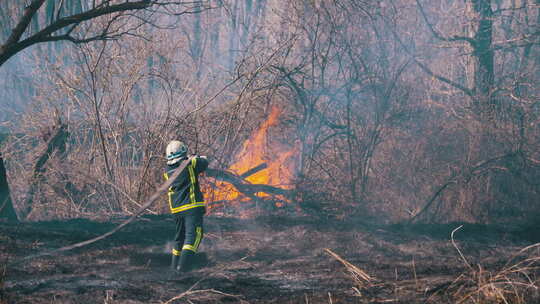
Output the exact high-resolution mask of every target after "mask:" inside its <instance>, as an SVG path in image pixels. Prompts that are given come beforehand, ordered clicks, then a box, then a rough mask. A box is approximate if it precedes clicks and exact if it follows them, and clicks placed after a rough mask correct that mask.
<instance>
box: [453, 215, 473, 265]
mask: <svg viewBox="0 0 540 304" xmlns="http://www.w3.org/2000/svg"><path fill="white" fill-rule="evenodd" d="M461 228H463V225H460V226H459V227H457V228H456V229H454V230H452V233H451V234H450V238H451V239H452V245H454V248H456V250H457V252H458V253H459V255H460V256H461V259H462V260H463V262H465V265H467V267H469V268H470V269H471V270H472V271H474V269H473V268H472V266H471V264H469V262H468V261H467V259H466V258H465V256H464V255H463V253H461V250H459V247H458V246H457V244H456V242H455V241H454V233H455V232H456V231H458V230H459V229H461Z"/></svg>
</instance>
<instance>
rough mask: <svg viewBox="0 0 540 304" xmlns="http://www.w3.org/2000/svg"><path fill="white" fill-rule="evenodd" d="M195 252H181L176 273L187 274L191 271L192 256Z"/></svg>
mask: <svg viewBox="0 0 540 304" xmlns="http://www.w3.org/2000/svg"><path fill="white" fill-rule="evenodd" d="M194 255H195V252H193V251H191V250H182V255H181V256H180V264H179V265H178V271H180V272H189V271H191V270H193V256H194Z"/></svg>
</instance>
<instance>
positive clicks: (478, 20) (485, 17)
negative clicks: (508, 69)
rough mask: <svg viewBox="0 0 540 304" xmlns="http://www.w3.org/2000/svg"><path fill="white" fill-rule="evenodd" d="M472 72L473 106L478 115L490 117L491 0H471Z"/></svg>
mask: <svg viewBox="0 0 540 304" xmlns="http://www.w3.org/2000/svg"><path fill="white" fill-rule="evenodd" d="M470 11H471V12H472V18H473V20H474V21H473V25H472V36H473V37H472V38H473V41H474V44H473V54H472V55H473V56H472V60H473V69H474V71H473V73H474V93H475V96H474V99H475V100H474V108H475V110H476V112H477V113H476V114H478V115H479V116H480V117H482V118H485V117H492V115H493V114H494V110H496V109H495V108H494V106H495V102H494V98H493V96H492V93H493V89H494V85H495V71H494V56H495V53H494V51H493V47H492V46H493V45H492V44H493V11H492V9H491V0H471V1H470Z"/></svg>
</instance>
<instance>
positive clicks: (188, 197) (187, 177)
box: [163, 156, 208, 213]
mask: <svg viewBox="0 0 540 304" xmlns="http://www.w3.org/2000/svg"><path fill="white" fill-rule="evenodd" d="M184 160H185V159H183V160H181V161H179V162H177V163H176V164H174V165H170V166H167V171H166V172H165V173H164V174H163V176H164V177H165V180H168V179H169V176H172V174H173V173H174V170H176V168H178V166H179V165H180V164H181V163H182V162H183V161H184ZM207 167H208V160H207V159H206V158H204V157H199V156H192V157H191V161H190V163H189V165H187V167H186V168H185V169H184V171H182V173H180V175H179V176H178V177H177V178H176V180H175V181H173V183H172V184H171V186H170V187H169V191H168V193H167V194H168V198H169V207H170V209H171V213H179V212H184V211H187V210H191V209H194V208H203V210H205V202H204V198H203V194H202V192H201V189H200V186H199V179H198V175H199V174H200V173H202V172H204V170H206V168H207Z"/></svg>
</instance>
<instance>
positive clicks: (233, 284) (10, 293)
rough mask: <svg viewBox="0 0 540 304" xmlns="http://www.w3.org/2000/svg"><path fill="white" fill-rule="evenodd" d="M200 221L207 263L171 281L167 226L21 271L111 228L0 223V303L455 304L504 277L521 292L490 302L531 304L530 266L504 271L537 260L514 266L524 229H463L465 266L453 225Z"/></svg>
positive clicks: (144, 225) (143, 226) (134, 230)
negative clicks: (361, 273)
mask: <svg viewBox="0 0 540 304" xmlns="http://www.w3.org/2000/svg"><path fill="white" fill-rule="evenodd" d="M205 220H206V224H205V225H206V235H205V239H204V241H203V243H202V245H201V252H202V253H201V259H203V257H204V255H206V256H207V262H206V266H205V267H202V268H201V269H199V270H196V271H193V272H191V273H188V274H182V275H177V274H174V273H171V272H170V271H169V270H168V264H169V259H170V254H169V251H168V248H167V242H168V239H169V238H170V237H171V236H172V234H173V230H174V223H173V220H172V218H171V217H169V216H146V217H143V218H141V219H139V220H138V221H137V222H136V223H134V224H131V225H128V226H127V227H126V228H125V229H123V230H121V231H120V232H118V233H116V234H114V235H112V236H111V237H109V238H107V239H105V240H102V241H99V242H97V243H94V244H92V245H89V246H86V247H83V248H79V249H75V250H72V251H69V252H66V253H64V254H62V255H57V256H48V257H40V258H35V259H31V260H28V261H23V262H18V259H20V258H22V257H25V256H28V255H32V254H36V253H39V252H42V251H45V250H50V249H54V248H58V247H61V246H65V245H69V244H72V243H75V242H78V241H83V240H86V239H89V238H92V237H94V236H97V235H99V234H101V233H104V232H107V231H109V230H110V229H112V228H114V227H115V225H117V224H118V223H119V222H120V221H121V219H118V220H113V221H107V222H100V221H91V220H85V219H76V220H69V221H55V222H35V223H24V224H20V225H17V226H13V225H8V224H6V223H1V224H0V231H1V232H0V246H1V257H0V258H1V260H0V261H1V262H2V264H3V265H6V263H7V264H8V265H9V266H7V267H4V272H3V276H2V281H1V282H0V287H1V289H0V291H1V296H2V301H3V303H425V302H430V303H455V302H458V301H459V300H461V299H465V297H466V296H467V295H468V293H470V292H473V293H474V291H475V290H478V288H483V287H482V286H484V285H486V284H487V285H489V283H490V282H491V283H494V284H495V285H497V284H499V283H500V282H498V281H497V282H494V280H496V279H497V275H498V274H499V275H500V274H501V273H503V272H504V276H505V277H506V278H508V279H509V280H508V282H510V280H516V282H517V281H520V282H521V283H519V284H515V286H521V287H519V288H521V289H520V290H521V291H520V292H516V293H515V294H510V293H506V291H505V289H504V286H502V285H504V284H502V285H497V286H499V287H500V289H498V290H502V293H503V294H502V295H501V296H503V297H504V298H505V299H507V300H508V301H515V302H519V301H522V302H523V301H524V302H529V303H530V302H531V301H536V300H537V299H538V294H537V293H536V288H535V287H534V286H535V285H536V283H537V279H536V275H537V272H536V269H535V267H534V266H535V265H533V264H534V263H533V264H531V263H528V264H527V265H524V264H521V266H523V267H522V269H520V272H519V274H518V275H514V274H512V273H510V272H507V269H508V265H515V264H516V263H519V261H523V260H524V259H526V258H528V257H529V258H530V257H533V258H534V257H538V256H540V252H539V251H538V249H537V248H532V249H531V250H528V251H526V252H524V253H523V254H520V255H519V256H517V257H514V255H515V254H516V253H517V252H519V250H520V249H521V248H523V247H526V246H529V245H531V244H534V243H535V242H536V241H539V240H538V239H534V237H535V236H534V235H532V234H528V233H527V232H528V231H531V230H530V229H518V228H513V229H510V228H507V227H506V228H504V227H493V226H480V225H464V226H463V227H462V228H461V229H460V230H459V231H457V232H456V233H455V235H454V239H455V243H456V245H457V247H458V248H459V249H460V250H461V252H462V253H463V256H464V258H465V259H466V261H467V263H469V264H470V268H469V266H468V265H467V263H466V262H465V261H463V259H462V257H461V256H460V254H459V252H458V251H457V250H456V247H455V246H454V245H453V244H452V241H451V240H450V235H451V232H452V231H453V230H454V229H455V228H457V227H458V226H460V225H459V224H449V225H368V224H366V223H365V222H364V221H362V220H335V219H325V220H321V219H314V218H308V217H286V216H267V217H259V218H257V219H246V220H243V219H235V218H226V217H217V216H208V217H206V219H205ZM325 248H328V249H330V250H331V252H333V253H335V254H337V255H338V257H340V258H342V259H343V261H346V262H348V263H351V265H353V266H350V265H349V266H347V265H346V264H343V263H342V262H340V261H339V260H338V259H337V258H336V257H334V256H331V255H329V254H328V253H329V252H327V251H325ZM507 262H508V265H507ZM505 265H506V266H505ZM525 266H527V267H525ZM351 267H357V268H355V269H356V270H360V271H365V272H366V273H367V274H368V275H369V276H371V281H370V282H366V281H364V280H363V279H361V278H358V277H356V278H355V277H354V273H355V272H354V271H355V269H352V268H351ZM524 277H527V279H523V278H524ZM490 280H491V281H490ZM508 282H507V283H506V284H507V285H510V283H508ZM495 285H494V286H495ZM515 286H513V288H514V287H515ZM520 294H523V295H524V296H523V298H520V297H519V295H520ZM477 296H480V295H479V294H478V295H477ZM483 296H486V297H487V298H486V299H487V301H486V303H490V302H489V301H493V303H496V302H498V301H501V302H502V300H501V297H500V296H497V295H494V296H493V297H492V298H491V299H489V295H486V294H484V295H483ZM174 298H177V299H176V300H172V301H170V300H171V299H174ZM465 302H467V301H465Z"/></svg>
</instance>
